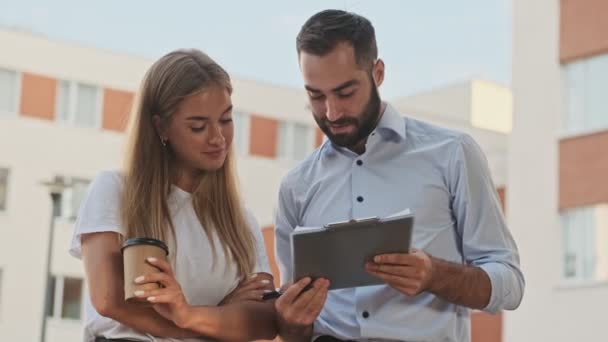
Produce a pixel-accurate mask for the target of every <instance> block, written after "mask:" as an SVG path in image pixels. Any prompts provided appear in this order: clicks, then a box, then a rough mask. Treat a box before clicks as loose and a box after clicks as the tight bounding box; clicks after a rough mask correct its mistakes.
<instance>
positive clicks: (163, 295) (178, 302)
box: [135, 258, 189, 327]
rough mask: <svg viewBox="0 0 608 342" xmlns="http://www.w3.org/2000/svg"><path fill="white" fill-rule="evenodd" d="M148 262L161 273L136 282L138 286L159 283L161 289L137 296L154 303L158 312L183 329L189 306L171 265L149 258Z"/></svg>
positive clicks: (143, 292)
mask: <svg viewBox="0 0 608 342" xmlns="http://www.w3.org/2000/svg"><path fill="white" fill-rule="evenodd" d="M146 261H147V262H148V263H150V264H151V265H152V266H155V267H157V268H158V269H159V270H160V271H161V272H157V273H151V274H148V275H146V276H140V277H138V278H137V279H135V282H136V283H137V284H146V283H159V284H161V288H160V289H156V290H147V291H135V295H136V296H137V297H139V298H142V299H146V300H147V301H148V302H150V303H152V304H153V307H154V310H156V312H158V313H159V314H160V315H161V316H163V317H164V318H166V319H168V320H170V321H173V322H174V323H175V324H176V325H177V326H179V327H181V326H182V325H183V323H184V321H185V320H186V319H187V316H188V309H189V305H188V302H187V301H186V298H185V296H184V293H183V291H182V288H181V286H180V285H179V283H178V282H177V280H176V279H175V275H174V274H173V270H172V269H171V265H170V264H169V263H168V262H166V261H164V260H160V259H156V258H148V259H146Z"/></svg>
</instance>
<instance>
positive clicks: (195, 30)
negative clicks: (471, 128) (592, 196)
mask: <svg viewBox="0 0 608 342" xmlns="http://www.w3.org/2000/svg"><path fill="white" fill-rule="evenodd" d="M327 8H337V9H344V10H348V11H352V12H355V13H358V14H360V15H363V16H365V17H366V18H368V19H369V20H370V21H371V22H372V24H373V25H374V27H375V29H376V39H377V42H378V50H379V57H380V58H382V59H383V60H384V62H385V64H386V75H385V83H384V84H383V85H382V87H381V94H382V96H383V97H384V98H396V97H399V96H406V95H411V94H414V93H416V92H420V91H425V90H429V89H433V88H436V87H440V86H442V85H449V84H452V83H457V82H462V81H465V80H468V79H471V78H480V79H485V80H490V81H494V82H497V83H500V84H502V85H506V86H509V85H510V79H511V1H509V0H459V1H453V0H358V1H354V0H351V1H347V0H336V1H334V0H323V1H321V0H301V1H291V0H283V1H280V0H268V1H265V0H257V1H233V0H222V1H219V0H216V1H206V0H198V1H197V0H173V1H156V0H148V1H142V0H128V1H124V0H123V1H118V0H104V1H100V0H97V1H82V0H80V1H77V0H44V1H41V0H38V1H35V0H12V1H9V0H0V27H5V28H7V27H8V28H16V29H20V30H25V31H30V32H34V33H37V34H42V35H44V36H46V37H48V38H50V39H54V40H61V41H67V42H71V43H76V44H79V45H84V46H89V47H95V48H101V49H104V50H111V51H115V52H117V53H126V54H129V55H135V56H140V57H145V58H149V59H157V58H158V57H160V56H162V55H163V54H165V53H167V52H169V51H171V50H173V49H177V48H185V47H194V48H198V49H201V50H203V51H205V52H206V53H208V54H209V55H210V56H211V57H213V58H214V59H215V60H216V61H218V62H219V63H220V64H221V65H222V66H224V67H225V68H226V69H227V70H228V72H229V73H230V74H231V75H232V76H234V77H240V78H246V79H253V80H258V81H262V82H267V83H271V84H276V85H283V86H289V87H302V80H301V76H300V72H299V68H298V62H297V54H296V50H295V37H296V35H297V33H298V31H299V29H300V27H301V26H302V24H303V23H304V22H305V21H306V19H307V18H308V17H310V16H311V15H313V14H314V13H316V12H318V11H320V10H323V9H327ZM0 53H1V46H0Z"/></svg>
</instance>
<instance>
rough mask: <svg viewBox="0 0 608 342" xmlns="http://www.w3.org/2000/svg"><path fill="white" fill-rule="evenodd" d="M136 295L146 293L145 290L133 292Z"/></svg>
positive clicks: (139, 295)
mask: <svg viewBox="0 0 608 342" xmlns="http://www.w3.org/2000/svg"><path fill="white" fill-rule="evenodd" d="M133 294H134V295H136V296H137V297H141V296H143V295H144V291H135V292H133Z"/></svg>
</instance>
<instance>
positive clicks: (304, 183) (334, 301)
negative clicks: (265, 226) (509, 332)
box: [275, 105, 524, 342]
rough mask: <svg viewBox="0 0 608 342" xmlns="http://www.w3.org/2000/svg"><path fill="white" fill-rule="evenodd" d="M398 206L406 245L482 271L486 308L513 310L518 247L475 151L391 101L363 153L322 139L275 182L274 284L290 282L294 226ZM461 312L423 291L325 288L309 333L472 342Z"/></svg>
mask: <svg viewBox="0 0 608 342" xmlns="http://www.w3.org/2000/svg"><path fill="white" fill-rule="evenodd" d="M404 209H410V210H411V211H412V213H413V214H414V216H415V226H414V234H413V247H415V248H418V249H421V250H424V251H425V252H427V253H429V254H430V255H432V256H434V257H437V258H441V259H444V260H448V261H451V262H454V263H459V264H468V265H474V266H479V267H481V268H482V269H483V270H484V271H485V272H486V273H487V274H488V276H489V277H490V280H491V283H492V295H491V298H490V302H489V304H488V305H487V307H486V308H485V309H484V311H487V312H490V313H495V312H497V311H498V310H502V309H507V310H508V309H511V310H512V309H515V308H516V307H517V306H518V305H519V303H520V301H521V299H522V296H523V292H524V277H523V274H522V272H521V270H520V267H519V254H518V251H517V246H516V245H515V242H514V240H513V237H512V236H511V233H510V232H509V230H508V229H507V226H506V224H505V221H504V217H503V213H502V210H501V207H500V202H499V199H498V196H497V194H496V190H495V187H494V184H493V182H492V179H491V176H490V172H489V169H488V163H487V160H486V159H485V157H484V155H483V153H482V152H481V150H480V148H479V146H478V145H477V144H476V143H475V141H474V140H473V139H472V138H471V137H470V136H468V135H466V134H464V133H459V132H455V131H451V130H448V129H444V128H440V127H437V126H434V125H431V124H428V123H424V122H421V121H418V120H414V119H410V118H404V117H402V116H401V115H400V114H399V113H398V112H397V111H396V110H395V109H394V108H393V107H392V106H390V105H387V106H386V109H385V111H384V113H383V116H382V118H381V119H380V122H379V123H378V126H377V127H376V129H375V130H374V132H373V133H372V134H371V135H370V136H369V138H368V140H367V144H366V151H365V153H363V154H362V155H357V154H356V153H353V152H352V151H350V150H347V149H344V148H340V147H337V146H335V145H334V144H332V143H331V142H330V141H326V142H325V143H323V145H322V146H321V147H320V148H319V149H317V150H316V151H315V152H313V153H312V154H311V155H310V156H309V157H308V158H306V160H304V161H303V162H302V163H300V164H299V165H298V166H297V167H296V168H294V169H293V170H291V171H290V172H289V173H288V174H287V176H286V177H285V178H284V179H283V181H282V183H281V187H280V190H279V207H278V211H277V217H276V223H275V233H276V253H277V261H278V263H279V268H280V272H281V282H282V283H286V282H289V281H292V273H291V271H292V263H291V262H292V260H291V245H290V235H291V233H292V232H293V230H294V228H295V227H297V226H305V227H315V226H322V225H324V224H326V223H331V222H337V221H344V220H349V219H356V218H364V217H370V216H378V217H386V216H389V215H391V214H394V213H397V212H400V211H402V210H404ZM469 311H470V310H469V309H468V308H466V307H463V306H459V305H456V304H452V303H450V302H447V301H445V300H443V299H441V298H439V297H437V296H435V295H433V294H431V293H428V292H423V293H421V294H419V295H417V296H414V297H410V296H407V295H405V294H402V293H400V292H398V291H396V290H394V289H393V288H391V287H389V286H388V285H378V286H367V287H359V288H351V289H342V290H332V291H330V292H329V294H328V298H327V301H326V303H325V307H324V308H323V311H322V312H321V314H320V316H319V318H318V319H317V321H316V322H315V325H314V336H319V335H332V336H334V337H336V338H340V339H345V340H376V341H377V340H401V341H417V342H418V341H458V342H462V341H470V323H469V322H470V320H469ZM364 313H365V314H364Z"/></svg>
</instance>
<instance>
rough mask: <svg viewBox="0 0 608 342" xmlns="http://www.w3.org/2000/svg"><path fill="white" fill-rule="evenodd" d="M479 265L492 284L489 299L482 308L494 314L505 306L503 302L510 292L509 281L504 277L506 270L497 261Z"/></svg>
mask: <svg viewBox="0 0 608 342" xmlns="http://www.w3.org/2000/svg"><path fill="white" fill-rule="evenodd" d="M479 267H480V268H481V269H482V270H483V271H484V272H486V274H487V275H488V277H489V278H490V283H491V286H492V293H491V294H490V301H489V302H488V305H486V307H485V308H483V309H482V310H483V311H485V312H488V313H491V314H495V313H497V312H498V311H499V310H501V309H502V308H503V307H504V306H505V303H506V301H507V300H508V297H509V295H510V294H511V287H510V286H509V281H507V279H505V273H507V272H508V270H507V269H506V266H505V265H502V264H499V263H487V264H483V265H479Z"/></svg>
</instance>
